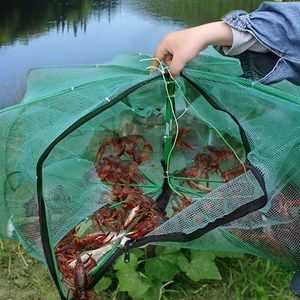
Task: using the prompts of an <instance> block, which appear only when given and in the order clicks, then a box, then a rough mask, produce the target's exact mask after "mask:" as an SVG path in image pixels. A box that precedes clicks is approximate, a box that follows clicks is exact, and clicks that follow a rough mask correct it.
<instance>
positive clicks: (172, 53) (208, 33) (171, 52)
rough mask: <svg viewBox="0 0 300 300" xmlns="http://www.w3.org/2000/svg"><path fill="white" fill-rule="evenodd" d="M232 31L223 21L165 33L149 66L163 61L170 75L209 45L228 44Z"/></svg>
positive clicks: (157, 64) (176, 72) (175, 73)
mask: <svg viewBox="0 0 300 300" xmlns="http://www.w3.org/2000/svg"><path fill="white" fill-rule="evenodd" d="M232 38H233V37H232V31H231V29H230V26H229V25H227V24H226V23H225V22H223V21H221V22H215V23H209V24H204V25H201V26H197V27H193V28H189V29H185V30H181V31H176V32H172V33H169V34H167V35H166V36H165V37H163V39H162V40H161V41H160V43H159V44H158V46H157V47H156V50H155V53H154V57H155V59H153V60H152V63H151V66H152V69H153V70H154V69H155V68H157V67H158V66H159V61H163V62H164V63H165V64H166V65H167V66H168V67H169V68H170V72H171V75H172V76H175V77H176V76H178V75H179V74H180V72H181V70H182V69H183V68H184V66H185V65H186V64H187V63H188V62H189V61H191V60H192V59H193V58H194V57H196V56H197V55H198V54H199V52H201V51H203V50H205V49H206V48H207V47H208V46H209V45H222V46H230V45H231V44H232Z"/></svg>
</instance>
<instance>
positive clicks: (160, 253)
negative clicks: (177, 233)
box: [155, 246, 181, 256]
mask: <svg viewBox="0 0 300 300" xmlns="http://www.w3.org/2000/svg"><path fill="white" fill-rule="evenodd" d="M177 252H180V253H181V251H180V248H178V247H174V248H173V247H165V246H158V247H157V248H156V251H155V253H156V255H157V256H163V255H166V254H170V253H177Z"/></svg>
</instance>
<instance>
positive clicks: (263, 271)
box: [0, 241, 295, 300]
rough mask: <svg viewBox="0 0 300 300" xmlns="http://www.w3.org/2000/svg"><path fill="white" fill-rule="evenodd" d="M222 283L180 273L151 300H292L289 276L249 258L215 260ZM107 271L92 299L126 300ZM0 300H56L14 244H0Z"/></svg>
mask: <svg viewBox="0 0 300 300" xmlns="http://www.w3.org/2000/svg"><path fill="white" fill-rule="evenodd" d="M215 263H216V265H217V266H218V269H219V271H220V274H221V276H222V280H219V281H217V280H202V281H200V282H198V283H195V282H193V281H192V280H191V279H189V277H187V276H186V275H185V274H184V273H183V272H181V273H178V274H177V275H176V276H175V277H174V279H173V282H169V283H168V285H165V286H161V288H160V289H159V293H158V296H155V297H154V296H153V299H158V298H160V299H172V300H175V299H195V300H196V299H264V300H265V299H278V300H285V299H295V298H294V297H293V296H292V295H291V293H290V291H289V288H288V283H289V280H290V278H291V276H292V273H290V272H286V271H285V270H283V269H282V268H280V267H278V266H277V265H275V264H273V263H271V262H269V261H266V260H263V259H259V258H255V257H252V256H244V257H243V258H216V259H215ZM115 272H116V271H115V270H113V269H112V270H111V271H110V273H109V275H110V280H109V281H110V285H109V288H108V289H106V290H105V291H103V292H100V291H99V290H101V289H103V288H105V287H104V285H103V284H101V285H99V287H98V292H97V297H96V299H130V298H129V297H128V295H127V293H125V292H121V291H120V290H122V288H121V289H120V285H119V283H118V280H117V278H116V276H115ZM0 299H1V300H2V299H3V300H4V299H13V300H19V299H46V300H52V299H58V294H57V292H56V289H55V287H54V285H53V283H52V280H51V278H50V275H49V272H48V270H47V268H46V267H45V266H44V265H42V264H41V263H39V262H37V261H35V260H34V259H32V258H31V257H29V256H28V255H27V254H26V253H25V252H24V251H23V249H22V247H21V246H20V245H19V244H17V243H12V242H8V241H0Z"/></svg>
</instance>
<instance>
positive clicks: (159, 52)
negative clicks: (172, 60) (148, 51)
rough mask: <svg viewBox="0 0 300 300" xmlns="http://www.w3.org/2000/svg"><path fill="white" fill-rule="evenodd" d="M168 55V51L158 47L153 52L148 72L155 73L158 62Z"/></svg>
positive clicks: (160, 46)
mask: <svg viewBox="0 0 300 300" xmlns="http://www.w3.org/2000/svg"><path fill="white" fill-rule="evenodd" d="M168 54H169V51H168V50H167V49H166V48H164V46H162V45H158V47H157V48H156V50H155V52H154V58H153V59H152V62H151V68H150V70H151V71H150V72H155V70H156V68H158V67H159V62H160V61H162V60H164V59H165V57H166V56H167V55H168Z"/></svg>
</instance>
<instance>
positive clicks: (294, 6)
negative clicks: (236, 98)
mask: <svg viewBox="0 0 300 300" xmlns="http://www.w3.org/2000/svg"><path fill="white" fill-rule="evenodd" d="M223 20H224V21H225V22H226V23H227V24H229V25H230V26H231V27H233V28H235V29H237V30H239V31H245V32H249V33H251V34H252V35H253V36H255V38H256V39H257V40H258V41H259V42H260V43H261V44H262V45H264V46H265V47H266V48H268V49H269V50H270V52H269V53H257V52H253V51H246V52H244V53H242V54H241V55H239V58H240V60H241V64H242V67H243V69H244V73H245V77H247V78H250V79H252V80H255V81H259V82H261V83H264V84H270V83H276V82H279V81H281V80H283V79H287V80H289V81H291V82H293V83H295V84H300V2H289V3H275V2H264V3H263V4H262V5H261V6H260V7H259V8H258V9H257V10H256V11H254V12H252V13H247V12H244V11H235V12H232V13H229V14H228V15H226V16H225V17H224V18H223Z"/></svg>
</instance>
